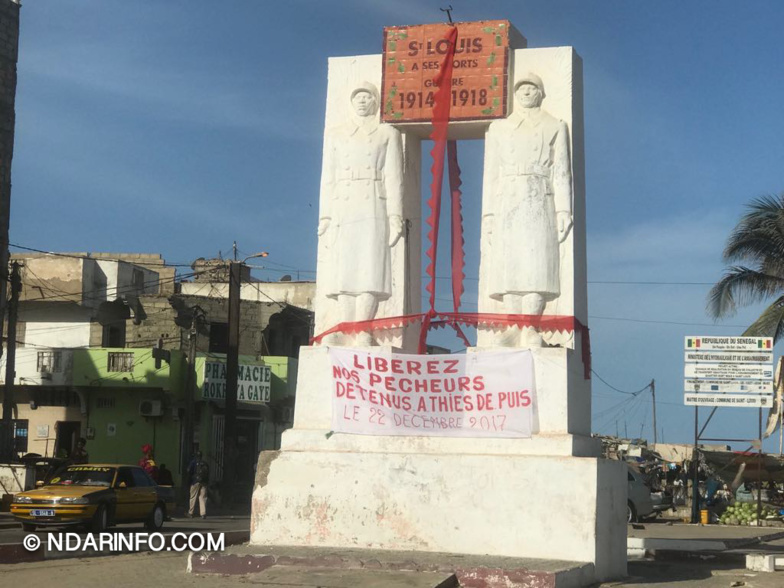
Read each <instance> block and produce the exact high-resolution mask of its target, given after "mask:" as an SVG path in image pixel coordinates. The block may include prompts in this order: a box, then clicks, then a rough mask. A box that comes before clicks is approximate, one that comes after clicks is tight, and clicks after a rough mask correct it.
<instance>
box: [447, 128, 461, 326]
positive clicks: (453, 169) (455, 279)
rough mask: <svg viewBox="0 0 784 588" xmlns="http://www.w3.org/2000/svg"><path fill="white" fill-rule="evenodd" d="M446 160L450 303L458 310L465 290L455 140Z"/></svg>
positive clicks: (459, 180) (459, 181)
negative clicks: (449, 204)
mask: <svg viewBox="0 0 784 588" xmlns="http://www.w3.org/2000/svg"><path fill="white" fill-rule="evenodd" d="M447 154H448V155H447V157H448V159H447V161H448V162H449V191H450V192H451V194H452V227H451V228H452V231H451V237H452V303H453V307H454V309H455V312H460V299H461V298H462V296H463V293H464V292H465V288H464V286H463V281H464V279H465V253H464V250H463V248H464V246H465V238H464V237H463V205H462V202H461V200H460V198H461V196H462V195H463V194H462V192H461V191H460V186H461V185H462V184H463V181H462V180H461V179H460V165H459V164H458V163H457V141H449V142H448V143H447Z"/></svg>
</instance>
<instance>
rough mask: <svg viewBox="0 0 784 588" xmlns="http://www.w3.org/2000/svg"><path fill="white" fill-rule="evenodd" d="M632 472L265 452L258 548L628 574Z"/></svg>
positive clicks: (502, 459)
mask: <svg viewBox="0 0 784 588" xmlns="http://www.w3.org/2000/svg"><path fill="white" fill-rule="evenodd" d="M333 437H334V436H333ZM624 467H625V466H624V465H623V464H621V463H619V462H607V461H604V460H599V459H595V458H576V457H549V456H548V457H542V456H526V455H457V454H443V453H442V454H418V453H360V452H325V451H283V452H274V453H266V454H262V457H261V462H260V464H259V473H260V479H259V480H258V482H259V485H258V486H257V488H256V490H255V492H254V495H253V516H252V519H251V543H252V544H253V545H263V546H273V545H294V546H328V547H336V548H352V547H354V548H366V549H388V550H412V551H427V552H447V553H458V554H473V555H485V554H490V555H494V556H507V557H529V558H541V559H560V560H563V559H568V560H570V561H576V562H585V563H593V564H594V565H595V569H596V577H597V579H605V578H614V577H619V576H622V575H623V574H624V573H625V571H626V536H625V533H620V534H619V533H617V532H614V531H615V530H617V529H618V528H621V529H624V527H625V522H624V519H625V512H626V509H625V505H626V485H625V477H623V474H624V472H623V468H624ZM619 479H622V480H624V482H623V484H622V485H620V486H619V484H617V480H619Z"/></svg>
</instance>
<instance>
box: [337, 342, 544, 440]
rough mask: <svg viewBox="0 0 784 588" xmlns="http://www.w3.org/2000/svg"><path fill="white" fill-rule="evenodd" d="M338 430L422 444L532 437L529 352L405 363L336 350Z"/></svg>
mask: <svg viewBox="0 0 784 588" xmlns="http://www.w3.org/2000/svg"><path fill="white" fill-rule="evenodd" d="M329 354H330V359H331V361H332V381H331V383H330V384H331V390H332V391H331V394H332V430H333V431H335V432H336V433H354V434H359V435H413V436H422V437H523V438H528V437H530V436H531V423H532V414H533V405H534V401H535V398H536V396H535V393H534V392H535V390H534V363H533V356H532V354H531V352H530V351H528V350H514V351H492V352H490V351H488V352H477V353H468V354H464V355H406V354H401V353H374V352H371V351H367V350H360V349H346V348H330V350H329Z"/></svg>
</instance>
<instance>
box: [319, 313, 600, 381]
mask: <svg viewBox="0 0 784 588" xmlns="http://www.w3.org/2000/svg"><path fill="white" fill-rule="evenodd" d="M428 318H429V319H430V320H429V321H428V323H429V326H432V327H434V328H439V327H443V326H446V325H451V326H452V327H456V326H457V327H459V325H466V326H472V327H478V326H480V325H481V326H485V327H498V328H502V327H534V328H536V329H538V330H540V331H548V332H555V331H564V332H569V333H581V335H582V337H581V339H582V341H581V343H582V345H581V352H582V360H583V368H584V374H583V375H584V377H585V379H586V380H589V379H590V378H591V339H590V333H589V331H588V327H586V326H585V325H583V324H582V323H581V322H580V321H579V320H577V318H576V317H573V316H568V315H538V314H494V313H489V312H436V311H428V312H426V313H421V314H407V315H402V316H392V317H386V318H380V319H373V320H369V321H357V322H347V323H340V324H338V325H336V326H334V327H332V328H331V329H329V330H328V331H324V332H323V333H320V334H319V335H316V336H315V337H313V338H312V339H311V340H310V342H311V343H321V341H322V340H323V339H324V337H326V336H327V335H331V334H332V333H359V332H364V331H373V330H385V329H394V328H401V327H404V326H405V325H410V324H412V323H414V322H417V321H420V320H421V321H423V323H424V321H425V320H426V319H428ZM422 332H426V331H425V330H424V326H423V329H422ZM420 353H421V352H420Z"/></svg>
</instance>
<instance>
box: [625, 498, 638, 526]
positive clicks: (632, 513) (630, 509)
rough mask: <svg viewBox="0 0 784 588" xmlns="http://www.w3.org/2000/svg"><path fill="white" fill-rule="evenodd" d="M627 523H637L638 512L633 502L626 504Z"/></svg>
mask: <svg viewBox="0 0 784 588" xmlns="http://www.w3.org/2000/svg"><path fill="white" fill-rule="evenodd" d="M626 522H627V523H636V522H637V510H636V509H635V508H634V505H633V504H632V503H631V501H629V502H627V503H626Z"/></svg>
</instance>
